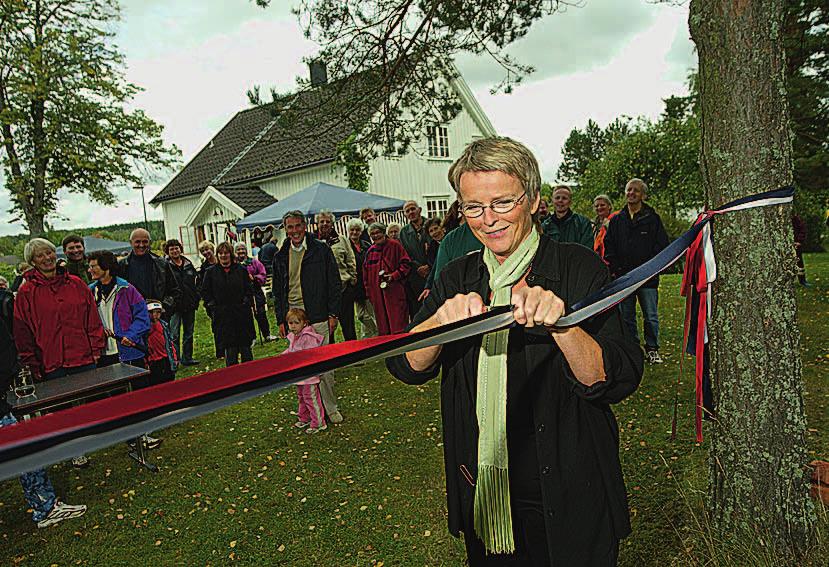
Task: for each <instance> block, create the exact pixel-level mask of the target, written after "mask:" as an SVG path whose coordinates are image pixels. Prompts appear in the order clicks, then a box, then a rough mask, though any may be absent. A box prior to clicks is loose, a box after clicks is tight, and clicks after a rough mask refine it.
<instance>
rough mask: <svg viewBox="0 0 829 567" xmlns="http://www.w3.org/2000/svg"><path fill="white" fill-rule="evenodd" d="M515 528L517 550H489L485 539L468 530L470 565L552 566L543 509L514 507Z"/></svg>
mask: <svg viewBox="0 0 829 567" xmlns="http://www.w3.org/2000/svg"><path fill="white" fill-rule="evenodd" d="M512 516H513V518H512V530H513V536H514V538H515V553H512V554H510V555H504V554H492V553H490V554H487V552H486V548H485V547H484V543H483V542H482V541H481V540H480V538H479V537H478V536H477V535H476V534H475V532H474V531H473V530H471V529H470V530H469V532H470V533H466V532H464V534H463V540H464V543H465V544H466V557H467V559H469V567H508V566H514V567H548V566H549V565H550V554H549V552H548V550H547V531H546V528H545V527H544V514H543V513H542V512H541V511H540V510H513V514H512Z"/></svg>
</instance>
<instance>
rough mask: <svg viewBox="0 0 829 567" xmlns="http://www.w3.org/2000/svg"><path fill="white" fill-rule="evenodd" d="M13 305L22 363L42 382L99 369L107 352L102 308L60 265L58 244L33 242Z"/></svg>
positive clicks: (77, 279) (76, 279)
mask: <svg viewBox="0 0 829 567" xmlns="http://www.w3.org/2000/svg"><path fill="white" fill-rule="evenodd" d="M23 256H24V259H25V261H26V263H27V264H30V265H32V266H34V267H33V268H32V269H31V270H29V271H27V272H26V273H25V274H23V277H24V278H25V280H26V281H25V283H23V285H21V286H20V290H18V292H17V298H16V299H15V303H14V340H15V343H16V345H17V350H18V352H19V354H20V362H21V364H23V365H25V366H29V367H30V369H31V370H32V373H33V374H34V375H36V376H38V377H39V378H40V379H42V380H49V379H51V378H58V377H60V376H66V375H67V374H75V373H77V372H83V371H85V370H91V369H93V368H95V363H96V362H97V360H98V359H99V358H100V357H101V353H102V350H103V349H104V346H105V342H104V328H103V325H101V318H100V317H99V316H98V305H97V304H96V303H95V298H94V297H93V296H92V292H91V291H90V290H89V288H88V287H87V285H86V284H85V283H84V282H83V281H82V280H81V279H80V278H78V277H77V276H73V275H71V274H69V273H68V272H67V271H66V268H64V267H62V266H58V265H57V254H56V251H55V245H54V244H52V243H51V242H49V241H48V240H44V239H43V238H33V239H32V240H30V241H29V242H28V243H27V244H26V247H25V248H24V250H23Z"/></svg>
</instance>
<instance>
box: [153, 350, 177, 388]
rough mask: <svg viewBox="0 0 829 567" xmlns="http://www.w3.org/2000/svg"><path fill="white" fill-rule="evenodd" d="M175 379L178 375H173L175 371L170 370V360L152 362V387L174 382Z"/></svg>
mask: <svg viewBox="0 0 829 567" xmlns="http://www.w3.org/2000/svg"><path fill="white" fill-rule="evenodd" d="M175 379H176V375H175V374H173V370H172V368H170V361H169V359H167V358H166V357H165V358H162V359H161V360H152V361H150V386H155V385H156V384H163V383H164V382H172V381H173V380H175Z"/></svg>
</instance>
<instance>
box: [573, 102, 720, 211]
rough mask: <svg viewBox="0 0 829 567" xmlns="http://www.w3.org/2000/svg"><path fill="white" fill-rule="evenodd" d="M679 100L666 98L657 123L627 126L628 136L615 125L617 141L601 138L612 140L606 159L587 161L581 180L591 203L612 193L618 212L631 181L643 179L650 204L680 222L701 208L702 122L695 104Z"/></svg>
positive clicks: (644, 122)
mask: <svg viewBox="0 0 829 567" xmlns="http://www.w3.org/2000/svg"><path fill="white" fill-rule="evenodd" d="M677 100H678V99H677V98H676V97H674V98H672V99H668V100H666V110H665V113H664V114H663V116H662V117H661V118H660V119H659V120H658V121H657V122H650V121H647V120H644V119H640V120H638V121H636V122H625V123H624V124H625V130H624V131H623V132H619V130H618V126H613V128H614V130H615V131H616V135H615V139H613V138H611V136H608V135H605V134H604V132H602V134H601V136H602V138H604V139H611V140H613V141H611V142H609V143H606V145H605V146H604V148H603V153H602V154H601V155H599V156H598V157H596V158H593V159H588V160H586V161H587V166H586V167H585V168H584V171H583V173H582V175H581V176H580V177H579V185H580V192H581V193H586V194H587V196H589V197H587V198H588V199H589V201H591V202H592V198H593V196H595V195H597V194H599V193H607V194H608V195H610V197H611V198H612V199H613V200H614V204H615V205H616V207H617V208H618V207H620V206H621V204H622V201H623V199H622V197H623V196H624V188H625V184H626V183H627V181H628V180H630V179H631V178H633V177H639V178H641V179H644V180H645V182H646V183H647V184H648V200H649V202H650V203H651V204H653V205H655V206H658V207H661V208H662V209H663V212H664V214H665V215H666V216H669V217H672V218H677V217H679V216H682V215H683V213H684V212H685V211H687V210H689V209H695V208H698V207H700V206H701V205H702V201H703V195H702V182H701V179H700V174H699V159H698V152H699V121H698V117H697V116H696V115H694V114H692V113H691V111H690V109H691V106H690V105H686V106H684V107H682V105H680V104H678V102H677ZM565 149H566V148H565ZM574 159H575V158H574ZM577 159H583V158H577Z"/></svg>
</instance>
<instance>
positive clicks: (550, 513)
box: [547, 510, 556, 518]
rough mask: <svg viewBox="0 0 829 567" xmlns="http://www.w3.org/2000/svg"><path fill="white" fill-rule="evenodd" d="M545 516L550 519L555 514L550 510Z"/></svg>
mask: <svg viewBox="0 0 829 567" xmlns="http://www.w3.org/2000/svg"><path fill="white" fill-rule="evenodd" d="M547 515H548V516H549V517H551V518H552V517H554V516H555V515H556V513H555V512H553V511H552V510H547Z"/></svg>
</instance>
